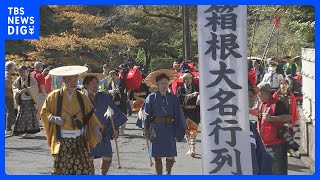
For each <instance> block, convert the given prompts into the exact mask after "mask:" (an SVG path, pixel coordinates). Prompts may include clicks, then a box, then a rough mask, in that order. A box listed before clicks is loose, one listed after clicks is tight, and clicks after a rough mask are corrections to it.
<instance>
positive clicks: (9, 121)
mask: <svg viewBox="0 0 320 180" xmlns="http://www.w3.org/2000/svg"><path fill="white" fill-rule="evenodd" d="M5 100H6V122H5V123H6V130H7V131H11V130H12V128H11V127H12V125H13V124H14V122H15V110H14V101H13V98H12V97H7V96H6V99H5Z"/></svg>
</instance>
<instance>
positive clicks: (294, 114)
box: [273, 91, 300, 128]
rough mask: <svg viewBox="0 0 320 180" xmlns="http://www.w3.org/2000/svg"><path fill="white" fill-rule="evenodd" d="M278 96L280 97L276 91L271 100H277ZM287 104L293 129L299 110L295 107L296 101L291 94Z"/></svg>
mask: <svg viewBox="0 0 320 180" xmlns="http://www.w3.org/2000/svg"><path fill="white" fill-rule="evenodd" d="M279 96H280V93H279V92H278V91H276V92H275V93H274V94H273V98H275V99H279V98H280V97H279ZM289 104H290V114H291V124H292V128H293V127H294V124H295V122H296V121H297V120H299V119H300V115H299V110H298V106H297V100H296V97H295V96H294V94H293V93H290V102H289Z"/></svg>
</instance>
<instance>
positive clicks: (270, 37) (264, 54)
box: [262, 25, 275, 65]
mask: <svg viewBox="0 0 320 180" xmlns="http://www.w3.org/2000/svg"><path fill="white" fill-rule="evenodd" d="M274 29H275V25H273V27H272V30H271V33H270V36H269V40H268V43H267V45H266V48H265V49H264V52H263V55H262V60H263V65H265V64H266V63H265V61H266V60H265V59H264V57H265V56H266V54H267V50H268V47H269V44H270V41H271V39H272V35H273V32H274Z"/></svg>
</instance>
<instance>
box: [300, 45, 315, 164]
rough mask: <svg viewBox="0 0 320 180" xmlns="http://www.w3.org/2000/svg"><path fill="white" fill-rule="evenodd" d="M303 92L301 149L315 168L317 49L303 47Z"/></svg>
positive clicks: (307, 162)
mask: <svg viewBox="0 0 320 180" xmlns="http://www.w3.org/2000/svg"><path fill="white" fill-rule="evenodd" d="M301 60H302V71H301V73H302V84H303V86H302V92H303V104H302V111H300V116H301V119H300V131H301V148H302V149H301V151H302V152H305V154H306V156H307V157H308V160H306V164H307V165H309V166H310V168H311V169H314V161H315V151H314V148H315V49H307V48H302V50H301ZM312 166H313V167H312Z"/></svg>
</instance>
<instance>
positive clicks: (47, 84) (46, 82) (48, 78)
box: [44, 75, 52, 94]
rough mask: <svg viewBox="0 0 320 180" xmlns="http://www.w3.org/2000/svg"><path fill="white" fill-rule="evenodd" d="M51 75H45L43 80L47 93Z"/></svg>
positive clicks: (49, 89) (49, 90) (49, 88)
mask: <svg viewBox="0 0 320 180" xmlns="http://www.w3.org/2000/svg"><path fill="white" fill-rule="evenodd" d="M51 79H52V78H51V76H49V75H47V76H46V77H45V78H44V80H45V82H44V84H45V87H46V93H47V94H49V93H50V92H51Z"/></svg>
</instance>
